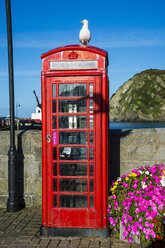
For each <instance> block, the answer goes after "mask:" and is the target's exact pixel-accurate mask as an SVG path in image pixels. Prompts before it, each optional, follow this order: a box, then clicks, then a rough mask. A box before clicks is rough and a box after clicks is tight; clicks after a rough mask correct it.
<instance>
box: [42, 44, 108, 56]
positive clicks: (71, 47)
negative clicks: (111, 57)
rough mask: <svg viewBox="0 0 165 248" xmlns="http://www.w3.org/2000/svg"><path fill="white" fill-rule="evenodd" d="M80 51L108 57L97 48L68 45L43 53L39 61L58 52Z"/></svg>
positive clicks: (105, 52)
mask: <svg viewBox="0 0 165 248" xmlns="http://www.w3.org/2000/svg"><path fill="white" fill-rule="evenodd" d="M72 49H74V50H82V51H89V52H92V53H97V54H99V55H102V56H104V57H108V53H107V51H105V50H103V49H101V48H98V47H93V46H84V45H68V46H63V47H57V48H55V49H52V50H50V51H48V52H46V53H43V54H42V55H41V59H43V58H45V57H47V56H49V55H51V54H53V53H58V52H62V51H67V50H72Z"/></svg>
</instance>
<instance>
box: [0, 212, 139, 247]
mask: <svg viewBox="0 0 165 248" xmlns="http://www.w3.org/2000/svg"><path fill="white" fill-rule="evenodd" d="M41 222H42V214H41V209H40V208H25V209H23V210H21V211H19V212H16V213H8V212H7V211H6V209H0V248H3V247H8V248H16V247H17V248H25V247H32V248H37V247H40V248H129V247H132V248H138V247H142V246H141V245H137V244H129V243H127V242H123V241H120V240H119V239H118V238H117V237H116V236H114V235H111V236H110V237H108V238H106V239H100V238H80V237H68V238H66V237H50V236H49V237H45V236H40V226H41Z"/></svg>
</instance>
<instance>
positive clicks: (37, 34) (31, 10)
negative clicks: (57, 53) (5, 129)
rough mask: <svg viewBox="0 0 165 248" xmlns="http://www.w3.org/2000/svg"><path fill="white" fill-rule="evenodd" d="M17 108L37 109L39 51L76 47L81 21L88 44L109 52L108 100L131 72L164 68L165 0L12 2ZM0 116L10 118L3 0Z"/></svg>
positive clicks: (1, 0) (25, 112) (0, 0)
mask: <svg viewBox="0 0 165 248" xmlns="http://www.w3.org/2000/svg"><path fill="white" fill-rule="evenodd" d="M11 10H12V29H13V56H14V84H15V104H16V103H19V104H20V107H19V109H18V115H19V116H21V117H26V116H27V117H29V116H30V114H31V112H34V111H35V107H36V100H35V97H34V95H33V89H35V90H36V92H37V94H38V96H39V99H41V81H40V73H41V59H40V56H41V54H42V53H44V52H46V51H48V50H51V49H53V48H56V47H58V46H63V45H68V44H79V40H78V34H79V31H80V29H81V26H82V24H81V23H80V21H81V20H83V19H88V21H89V29H90V31H91V35H92V38H91V41H90V44H89V45H92V46H97V47H100V48H102V49H105V50H107V51H108V54H109V72H108V73H109V78H110V96H111V95H112V94H113V93H115V92H116V90H117V89H118V88H119V87H120V86H121V85H122V84H123V83H124V82H125V81H127V80H128V79H129V78H131V77H132V76H133V75H134V74H136V73H138V72H141V71H143V70H146V69H150V68H153V69H165V14H164V13H165V0H102V1H97V0H95V1H93V0H91V1H90V0H88V1H86V0H84V1H83V0H82V1H68V0H67V1H66V0H63V1H55V0H48V1H46V0H28V1H25V0H11ZM0 89H1V90H0V116H6V115H8V114H9V111H8V108H9V99H8V98H9V97H8V95H9V93H8V91H9V89H8V59H7V34H6V11H5V1H4V0H0Z"/></svg>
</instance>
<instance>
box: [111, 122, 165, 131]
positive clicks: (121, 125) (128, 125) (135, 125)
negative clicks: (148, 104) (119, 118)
mask: <svg viewBox="0 0 165 248" xmlns="http://www.w3.org/2000/svg"><path fill="white" fill-rule="evenodd" d="M143 128H165V122H160V121H159V122H156V121H154V122H151V121H145V122H113V121H110V122H109V129H112V130H114V129H143Z"/></svg>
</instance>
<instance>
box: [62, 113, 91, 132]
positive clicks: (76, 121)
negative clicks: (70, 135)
mask: <svg viewBox="0 0 165 248" xmlns="http://www.w3.org/2000/svg"><path fill="white" fill-rule="evenodd" d="M59 128H60V129H86V128H87V116H59Z"/></svg>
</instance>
